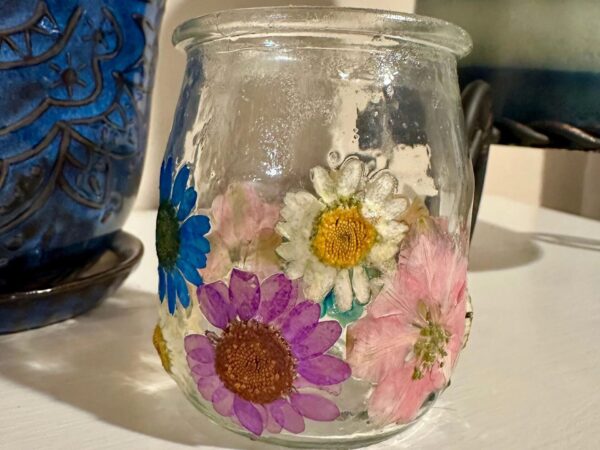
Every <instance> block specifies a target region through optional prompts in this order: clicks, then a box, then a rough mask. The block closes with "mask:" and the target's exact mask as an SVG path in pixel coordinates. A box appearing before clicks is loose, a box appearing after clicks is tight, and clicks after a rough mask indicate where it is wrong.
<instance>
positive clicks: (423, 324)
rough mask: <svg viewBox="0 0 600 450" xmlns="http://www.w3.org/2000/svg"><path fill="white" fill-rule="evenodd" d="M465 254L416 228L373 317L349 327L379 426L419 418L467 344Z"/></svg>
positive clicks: (354, 360) (435, 232)
mask: <svg viewBox="0 0 600 450" xmlns="http://www.w3.org/2000/svg"><path fill="white" fill-rule="evenodd" d="M466 275H467V259H466V257H465V255H464V253H463V251H462V249H461V248H459V246H457V245H456V244H455V242H454V241H453V240H452V238H451V237H450V235H448V234H447V233H445V232H443V231H440V230H439V228H438V229H435V228H432V229H428V230H424V231H423V232H421V233H415V234H413V235H412V236H411V238H410V241H409V243H408V245H407V247H405V248H404V249H403V251H402V252H401V254H400V259H399V263H398V270H397V272H396V273H395V275H394V276H393V279H392V280H390V282H389V283H387V287H386V288H384V290H383V291H382V292H381V293H380V294H379V295H378V296H377V297H376V298H375V299H374V300H373V302H372V304H371V305H370V306H369V307H368V309H367V315H366V316H365V317H364V318H362V319H360V320H359V321H357V322H356V323H355V324H354V325H352V326H351V327H350V328H349V330H348V340H347V341H348V348H347V354H348V356H347V359H348V362H349V363H350V366H351V367H352V374H353V376H356V377H358V378H363V379H366V380H368V381H371V382H373V383H374V384H375V389H374V391H373V393H372V395H371V397H370V399H369V403H368V411H369V416H370V417H372V418H373V419H374V420H375V421H376V422H377V423H379V424H389V423H406V422H409V421H411V420H412V419H414V418H415V416H416V415H417V414H418V412H419V409H420V407H421V406H422V405H423V402H424V401H425V400H426V399H427V397H428V396H429V395H430V394H431V393H432V392H436V391H438V390H440V389H442V388H443V387H444V386H446V384H447V383H448V381H449V380H450V372H451V370H452V368H453V367H454V364H455V363H456V359H457V356H458V353H459V351H460V349H461V347H462V341H463V335H464V331H465V313H466Z"/></svg>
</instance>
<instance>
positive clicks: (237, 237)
mask: <svg viewBox="0 0 600 450" xmlns="http://www.w3.org/2000/svg"><path fill="white" fill-rule="evenodd" d="M278 220H279V207H278V206H276V205H274V204H270V203H266V202H264V201H263V200H262V199H261V198H260V197H259V195H258V193H257V192H256V190H255V188H254V187H253V186H252V185H251V184H250V183H235V184H231V185H229V187H228V189H227V191H226V192H225V194H224V195H219V196H218V197H216V198H215V199H214V201H213V203H212V207H211V227H212V233H211V234H210V235H209V236H208V239H209V241H210V243H211V253H210V258H208V263H207V266H206V268H205V269H203V270H202V271H201V274H202V278H203V279H204V282H205V283H210V282H213V281H217V280H220V279H222V278H224V277H226V276H227V275H228V274H229V272H230V271H231V269H232V268H234V267H237V268H239V269H244V270H251V271H253V272H254V273H256V274H257V275H258V276H259V277H260V278H261V279H264V278H266V277H268V276H269V275H273V274H274V273H276V272H277V271H278V270H279V257H278V256H277V254H276V253H275V249H276V248H277V247H278V246H279V245H280V244H281V238H280V237H279V235H278V234H277V233H275V231H274V228H275V224H276V223H277V221H278Z"/></svg>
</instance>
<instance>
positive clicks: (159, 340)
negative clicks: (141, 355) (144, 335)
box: [152, 325, 171, 373]
mask: <svg viewBox="0 0 600 450" xmlns="http://www.w3.org/2000/svg"><path fill="white" fill-rule="evenodd" d="M152 343H153V344H154V348H155V349H156V352H157V353H158V356H159V357H160V362H161V363H162V366H163V368H164V369H165V370H166V371H167V372H168V373H171V358H170V357H169V349H168V348H167V342H166V341H165V338H164V337H163V334H162V330H161V329H160V326H158V325H156V327H155V328H154V334H153V335H152Z"/></svg>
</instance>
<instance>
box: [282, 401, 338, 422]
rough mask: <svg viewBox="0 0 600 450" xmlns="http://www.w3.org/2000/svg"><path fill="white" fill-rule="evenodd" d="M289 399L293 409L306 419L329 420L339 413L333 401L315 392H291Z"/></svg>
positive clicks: (335, 417)
mask: <svg viewBox="0 0 600 450" xmlns="http://www.w3.org/2000/svg"><path fill="white" fill-rule="evenodd" d="M290 400H291V402H292V406H293V407H294V409H295V410H296V411H298V412H299V413H300V414H302V415H303V416H304V417H306V418H308V419H312V420H318V421H321V422H329V421H332V420H335V419H337V418H338V417H339V415H340V410H339V409H338V407H337V406H336V404H335V403H333V402H332V401H331V400H327V399H326V398H324V397H321V396H320V395H317V394H292V395H290Z"/></svg>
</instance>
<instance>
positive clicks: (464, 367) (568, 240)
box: [0, 197, 600, 450]
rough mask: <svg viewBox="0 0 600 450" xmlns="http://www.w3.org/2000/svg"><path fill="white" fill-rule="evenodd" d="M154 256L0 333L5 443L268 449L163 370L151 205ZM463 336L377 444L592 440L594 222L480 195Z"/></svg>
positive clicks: (548, 444)
mask: <svg viewBox="0 0 600 450" xmlns="http://www.w3.org/2000/svg"><path fill="white" fill-rule="evenodd" d="M126 228H127V229H128V230H129V231H132V232H133V233H135V234H137V235H138V236H140V237H141V238H142V240H143V241H144V243H145V245H146V255H145V257H144V259H143V261H142V264H141V266H140V267H139V269H138V270H137V271H136V272H135V273H134V274H133V275H132V276H131V278H129V280H127V282H126V283H125V285H124V286H123V287H122V288H121V289H120V290H119V291H118V292H117V293H116V294H115V295H114V296H113V297H112V298H110V299H108V300H107V301H106V302H105V303H104V304H102V305H101V306H100V307H99V308H97V309H95V310H93V311H91V312H90V313H88V314H86V315H84V316H81V317H79V318H76V319H73V320H69V321H67V322H64V323H61V324H57V325H53V326H50V327H46V328H43V329H39V330H33V331H28V332H24V333H19V334H14V335H7V336H0V399H1V401H0V448H2V449H11V450H12V449H60V450H65V449H118V450H132V449H144V450H145V449H183V448H190V447H195V448H198V449H202V450H208V449H247V450H250V449H253V450H259V449H260V450H263V449H264V450H267V449H275V448H276V447H271V446H267V445H265V444H262V443H257V442H252V441H249V440H246V439H244V438H242V437H239V436H237V435H234V434H232V433H230V432H227V431H223V430H221V429H220V428H218V427H217V426H216V425H213V424H212V423H211V422H209V421H208V420H207V419H205V418H204V417H203V416H202V415H201V414H200V413H199V412H197V411H196V410H195V409H194V408H193V406H192V405H191V404H189V403H188V401H187V400H186V399H185V398H184V397H183V394H181V393H180V392H179V390H178V388H177V387H176V385H175V383H174V382H173V381H172V380H171V379H170V378H169V377H168V376H167V375H166V374H165V373H164V372H163V371H162V368H161V366H160V363H159V360H158V358H157V356H156V355H155V353H154V349H153V347H152V344H151V335H152V331H153V327H154V323H155V319H156V302H157V301H158V300H157V298H156V296H155V289H156V286H157V276H156V258H155V256H154V245H153V239H154V212H152V211H143V212H136V213H134V214H133V215H132V217H131V218H130V220H129V223H128V226H127V227H126ZM469 282H470V291H471V295H472V297H473V304H474V308H475V319H474V323H473V331H472V334H471V339H470V342H469V346H468V347H467V349H466V350H465V351H464V353H463V355H462V356H461V361H460V363H459V365H458V368H457V371H456V373H455V375H454V377H453V380H452V386H451V387H450V388H449V389H448V390H447V391H446V392H445V394H444V395H443V396H442V398H441V400H440V401H439V402H438V403H437V404H436V406H435V407H434V408H433V409H432V410H431V411H430V412H429V413H428V414H427V416H425V418H424V419H423V420H422V421H421V423H420V424H418V425H417V426H415V427H413V428H411V429H410V430H409V431H407V432H406V433H405V434H404V435H401V436H399V437H397V438H394V439H392V440H390V441H387V442H385V443H382V444H378V445H376V446H373V447H372V449H374V450H375V449H376V450H384V449H385V450H396V449H401V448H419V449H461V450H462V449H502V450H505V449H529V448H544V449H565V448H568V449H586V448H589V449H592V448H598V445H599V444H598V438H597V437H596V435H597V434H598V432H600V390H599V389H598V384H599V383H600V344H599V342H600V222H596V221H591V220H586V219H582V218H579V217H575V216H570V215H567V214H562V213H558V212H555V211H550V210H546V209H540V208H535V207H532V206H526V205H523V204H519V203H515V202H512V201H509V200H506V199H502V198H494V197H485V198H484V199H483V206H482V209H481V215H480V222H479V224H478V227H477V231H476V234H475V239H474V242H473V246H472V252H471V263H470V275H469Z"/></svg>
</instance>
